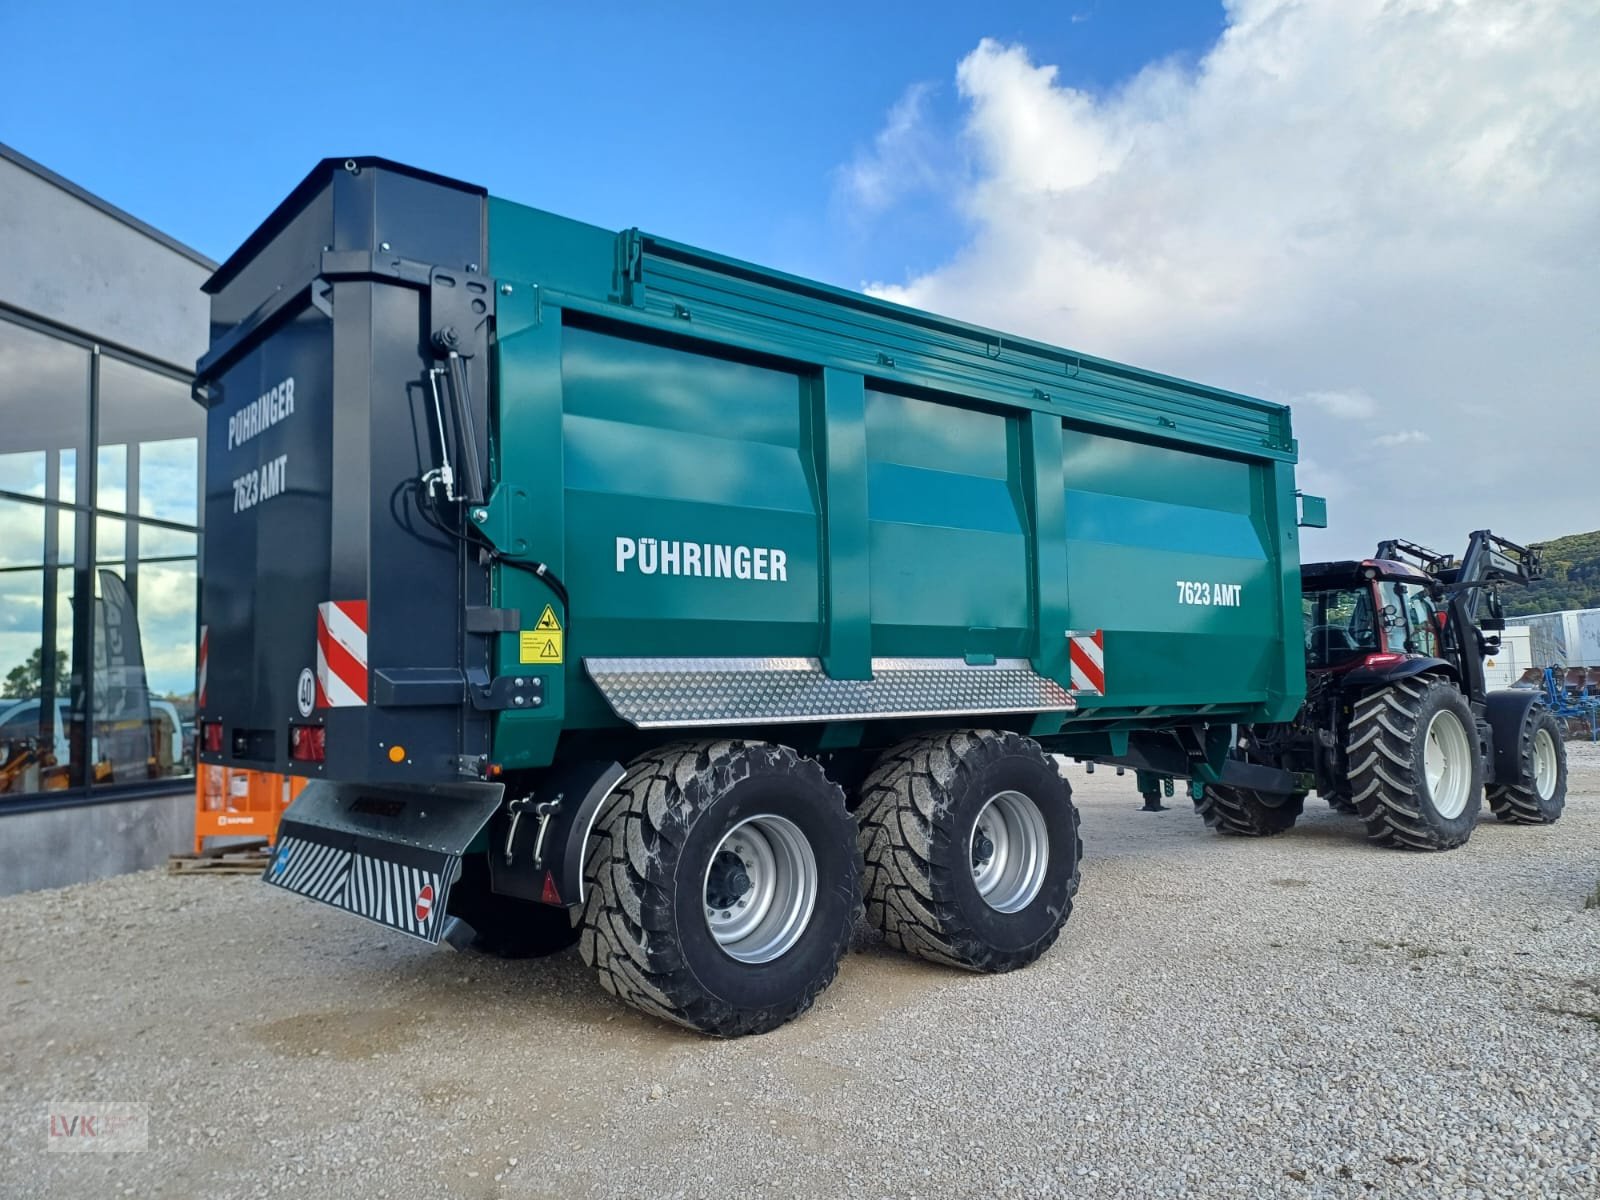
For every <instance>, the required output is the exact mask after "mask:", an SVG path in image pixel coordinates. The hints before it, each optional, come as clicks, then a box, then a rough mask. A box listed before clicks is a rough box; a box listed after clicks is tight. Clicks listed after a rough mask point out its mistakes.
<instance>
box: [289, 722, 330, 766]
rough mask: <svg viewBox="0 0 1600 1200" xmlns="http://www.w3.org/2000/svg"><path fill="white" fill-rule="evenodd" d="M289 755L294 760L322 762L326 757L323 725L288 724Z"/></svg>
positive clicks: (326, 744)
mask: <svg viewBox="0 0 1600 1200" xmlns="http://www.w3.org/2000/svg"><path fill="white" fill-rule="evenodd" d="M289 757H290V758H292V759H294V760H295V761H296V762H316V763H319V762H322V761H323V760H325V759H326V758H327V757H328V728H327V726H325V725H291V726H289Z"/></svg>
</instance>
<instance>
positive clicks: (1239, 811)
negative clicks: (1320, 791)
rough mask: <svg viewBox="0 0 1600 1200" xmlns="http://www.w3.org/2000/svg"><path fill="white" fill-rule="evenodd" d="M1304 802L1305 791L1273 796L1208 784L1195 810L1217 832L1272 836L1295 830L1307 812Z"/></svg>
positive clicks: (1197, 801)
mask: <svg viewBox="0 0 1600 1200" xmlns="http://www.w3.org/2000/svg"><path fill="white" fill-rule="evenodd" d="M1305 803H1306V797H1305V793H1304V792H1297V793H1295V794H1293V795H1273V794H1272V793H1270V792H1258V791H1255V790H1254V789H1252V788H1238V787H1225V786H1222V785H1220V784H1215V783H1208V784H1206V786H1205V790H1204V791H1203V792H1202V793H1201V794H1200V798H1199V799H1198V800H1196V801H1195V802H1194V807H1195V811H1196V812H1198V813H1199V814H1200V815H1201V816H1202V817H1204V818H1205V822H1206V824H1207V825H1209V826H1210V827H1211V828H1212V829H1215V830H1216V831H1217V832H1218V833H1227V834H1233V835H1235V836H1238V837H1271V836H1273V835H1274V834H1278V833H1282V832H1284V830H1286V829H1289V828H1292V827H1293V825H1294V823H1295V821H1297V820H1298V819H1299V817H1300V814H1301V813H1302V812H1303V811H1304V810H1305Z"/></svg>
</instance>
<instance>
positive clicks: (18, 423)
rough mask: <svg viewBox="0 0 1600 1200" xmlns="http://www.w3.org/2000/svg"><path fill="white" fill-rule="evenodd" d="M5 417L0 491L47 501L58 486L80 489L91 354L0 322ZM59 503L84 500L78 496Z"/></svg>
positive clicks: (0, 408) (0, 396) (0, 394)
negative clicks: (79, 460)
mask: <svg viewBox="0 0 1600 1200" xmlns="http://www.w3.org/2000/svg"><path fill="white" fill-rule="evenodd" d="M0 412H3V413H4V414H5V420H4V421H0V490H4V491H10V492H21V493H22V494H23V495H26V496H37V497H39V498H40V499H44V498H45V497H46V496H47V495H48V494H49V488H50V485H52V484H58V483H65V484H67V485H69V489H75V488H76V486H77V470H76V466H77V462H78V458H77V455H78V454H80V453H81V452H82V451H83V449H84V447H85V445H86V443H87V442H88V438H89V352H88V351H87V350H84V349H82V348H80V347H78V346H73V345H69V344H68V343H66V342H63V341H61V340H59V339H58V338H53V337H49V336H47V335H45V334H42V333H35V332H34V331H33V330H31V329H24V328H23V327H22V326H20V325H16V324H13V323H12V322H10V321H6V320H0ZM52 464H54V465H52ZM69 464H70V465H69ZM56 498H59V499H62V500H66V501H68V502H76V501H78V500H79V499H80V497H78V496H77V495H76V494H75V492H74V490H69V491H67V492H65V493H57V497H56Z"/></svg>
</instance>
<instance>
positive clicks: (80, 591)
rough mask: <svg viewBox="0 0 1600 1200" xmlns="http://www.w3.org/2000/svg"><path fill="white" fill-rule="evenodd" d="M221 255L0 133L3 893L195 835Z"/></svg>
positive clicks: (104, 870) (136, 857)
mask: <svg viewBox="0 0 1600 1200" xmlns="http://www.w3.org/2000/svg"><path fill="white" fill-rule="evenodd" d="M213 268H214V264H213V263H211V262H210V261H209V260H208V259H206V258H205V257H204V256H202V255H200V254H198V253H197V252H195V251H193V250H191V249H189V248H187V247H185V246H183V245H181V244H179V243H178V242H175V241H174V240H172V239H171V238H169V237H166V236H165V235H163V234H161V233H159V232H157V231H156V230H153V229H151V228H150V227H148V226H146V225H144V224H143V223H142V222H140V221H138V220H136V219H135V218H133V217H131V216H129V215H128V214H126V213H123V212H121V211H119V210H117V209H115V208H113V207H112V206H110V205H108V204H106V203H105V202H103V201H101V200H98V199H97V198H96V197H93V196H90V195H89V194H87V193H86V192H84V191H83V190H82V189H80V188H77V187H75V186H74V185H72V184H71V183H69V182H67V181H66V180H64V179H61V178H60V177H58V176H56V175H54V174H53V173H52V172H50V171H48V170H46V169H45V168H43V167H41V166H39V165H38V164H37V163H34V162H32V161H31V160H29V159H27V158H25V157H23V156H22V155H20V154H17V153H16V152H14V151H11V150H9V149H7V148H5V147H3V146H0V893H4V892H9V891H17V890H22V889H24V888H27V887H36V886H48V885H51V884H57V883H65V882H72V881H75V880H77V879H84V878H93V877H95V876H98V875H104V874H110V873H113V872H115V871H118V870H127V869H136V868H138V867H142V866H146V865H150V864H151V863H152V862H157V861H160V860H161V859H162V858H164V857H165V855H166V854H167V853H170V852H172V851H174V850H178V849H183V848H186V843H187V840H188V832H187V822H192V816H193V801H192V791H191V787H192V782H191V781H192V777H193V770H194V702H195V649H196V632H197V618H198V614H197V612H196V603H197V580H198V575H199V570H200V561H199V558H198V549H199V547H198V542H199V538H198V534H199V520H200V511H201V505H200V494H201V487H202V479H201V471H202V464H203V463H204V461H205V456H204V453H203V446H202V439H203V437H204V422H203V417H202V412H201V409H200V408H199V406H198V405H196V404H195V403H194V401H193V400H192V399H191V398H190V394H189V381H190V377H191V375H192V372H193V366H194V362H195V359H196V358H197V357H198V356H199V355H200V354H201V353H202V352H203V351H204V349H205V346H206V340H207V327H206V308H205V303H204V297H203V296H202V295H201V293H200V285H201V284H202V283H203V282H204V280H205V278H206V277H207V275H208V274H209V273H210V271H211V270H212V269H213Z"/></svg>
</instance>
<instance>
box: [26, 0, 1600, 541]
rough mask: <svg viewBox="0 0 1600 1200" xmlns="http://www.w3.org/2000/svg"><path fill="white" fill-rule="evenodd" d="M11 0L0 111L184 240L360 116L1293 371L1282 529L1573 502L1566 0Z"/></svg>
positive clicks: (901, 272)
mask: <svg viewBox="0 0 1600 1200" xmlns="http://www.w3.org/2000/svg"><path fill="white" fill-rule="evenodd" d="M790 11H791V12H792V13H793V14H794V15H792V16H785V15H778V14H779V13H780V9H779V6H776V5H751V4H748V3H744V4H735V3H700V4H696V3H684V4H678V5H672V6H667V5H653V4H651V5H646V4H637V5H633V4H613V5H588V6H574V5H554V4H546V3H523V4H510V3H478V4H473V5H444V4H438V3H434V4H426V3H417V2H394V3H387V4H377V3H360V2H344V3H326V2H324V3H320V4H316V5H310V4H303V3H281V4H275V5H272V6H267V7H262V6H239V5H212V4H207V5H200V4H182V3H171V4H163V5H156V6H130V5H124V4H109V3H80V4H76V5H70V6H68V5H57V6H45V5H24V4H14V5H9V6H6V7H5V8H4V10H3V11H0V38H3V40H4V42H5V44H7V45H9V46H12V47H19V46H22V47H27V48H28V52H27V53H26V54H21V55H16V56H15V57H13V58H11V59H10V60H9V61H8V65H7V71H6V72H5V73H4V75H3V77H0V140H4V141H7V142H9V143H11V144H12V145H14V146H16V147H17V148H18V149H20V150H22V151H23V152H24V153H26V154H29V155H32V156H33V157H35V158H37V159H39V160H40V161H42V162H44V163H46V164H47V165H49V166H51V167H52V168H54V169H56V170H58V171H60V172H62V173H63V174H65V175H67V176H69V177H70V178H72V179H74V180H76V181H78V182H80V183H82V184H83V185H85V186H86V187H88V188H90V189H91V190H93V191H96V192H98V193H100V194H101V195H104V196H106V197H107V198H109V199H110V200H112V201H114V202H115V203H117V204H120V205H122V206H123V207H125V208H127V209H129V210H130V211H132V212H134V213H136V214H137V215H139V216H141V217H143V218H145V219H146V220H148V221H150V222H151V223H153V224H155V225H157V226H159V227H161V228H163V229H165V230H167V231H169V232H171V233H172V234H174V235H175V236H177V237H180V238H182V239H184V240H185V241H188V242H190V243H191V244H193V245H195V246H197V247H198V248H200V249H201V250H204V251H205V252H207V253H208V254H211V255H212V256H214V257H218V258H220V257H223V256H224V255H226V254H227V253H228V252H229V251H230V250H231V249H232V247H233V246H234V245H235V244H237V242H238V241H239V240H240V239H241V238H242V237H243V236H244V235H245V234H246V233H247V232H248V231H249V230H250V229H251V228H252V227H253V226H254V225H255V223H256V222H257V221H259V220H260V218H261V217H262V216H264V215H265V214H266V212H267V211H268V210H269V209H270V208H271V207H272V205H273V204H274V203H275V202H276V201H277V200H278V199H279V198H281V196H282V195H283V194H284V192H285V191H286V190H287V189H288V188H289V187H290V186H292V184H293V183H294V182H296V181H297V180H298V179H299V178H300V176H301V175H302V174H303V173H304V172H305V171H306V169H307V168H308V167H309V166H310V165H311V164H312V163H313V162H314V161H315V160H316V159H318V158H320V157H323V156H326V155H345V154H351V153H376V154H383V155H388V156H390V157H395V158H400V159H404V160H407V161H410V162H414V163H417V164H419V165H423V166H427V167H430V168H432V169H434V170H436V171H440V172H442V173H446V174H451V175H456V176H459V177H462V178H465V179H469V180H472V181H474V182H477V183H481V184H484V185H486V186H488V187H489V188H490V189H491V190H492V191H495V192H497V193H500V194H503V195H506V196H509V197H511V198H514V199H518V200H522V201H524V202H527V203H531V204H536V205H539V206H542V207H546V208H550V209H554V210H556V211H559V212H565V213H567V214H569V215H572V216H576V217H580V218H583V219H585V220H589V221H592V222H595V223H597V224H602V225H606V226H611V227H616V228H621V227H626V226H632V225H641V226H644V227H646V228H649V229H652V230H654V231H657V232H660V233H663V234H666V235H669V236H673V237H676V238H679V239H682V240H686V241H691V242H698V243H701V244H705V245H709V246H711V247H712V248H715V249H718V250H722V251H724V252H727V253H731V254H735V255H738V256H741V257H745V258H750V259H754V260H757V261H760V262H765V263H769V264H772V265H775V266H779V267H782V268H785V269H787V270H791V271H796V272H800V273H803V274H808V275H813V276H816V277H820V278H823V279H826V280H828V281H830V282H834V283H839V284H843V285H846V286H851V287H868V288H871V289H872V290H874V291H877V292H879V293H880V294H884V295H888V296H892V297H894V298H896V299H901V300H905V301H908V302H911V303H915V304H919V305H922V306H925V307H929V308H933V309H935V310H939V311H943V312H948V313H951V314H954V315H957V316H961V317H964V318H967V319H969V320H973V321H977V322H981V323H984V324H988V325H994V326H998V327H1000V328H1003V329H1008V330H1014V331H1017V332H1023V333H1027V334H1031V335H1034V336H1037V337H1041V338H1044V339H1046V340H1049V341H1053V342H1057V343H1061V344H1065V345H1069V346H1072V347H1074V348H1077V349H1080V350H1084V351H1087V352H1091V353H1098V354H1104V355H1108V356H1111V357H1116V358H1122V359H1126V360H1128V361H1132V362H1136V363H1139V364H1141V365H1146V366H1150V367H1154V368H1157V369H1161V370H1165V371H1169V372H1173V373H1176V374H1181V375H1188V376H1192V377H1195V378H1199V379H1203V380H1205V381H1207V382H1210V383H1216V384H1220V385H1223V386H1227V387H1231V388H1235V389H1237V390H1241V391H1246V392H1250V393H1253V394H1257V395H1262V396H1266V397H1268V398H1271V399H1274V400H1280V401H1285V402H1288V403H1291V404H1293V405H1294V406H1295V410H1296V419H1297V428H1298V432H1299V435H1300V439H1301V444H1302V456H1303V459H1304V468H1303V472H1302V477H1303V482H1304V485H1305V486H1306V487H1307V488H1308V489H1309V490H1313V491H1319V492H1322V493H1325V494H1327V495H1328V496H1329V497H1330V499H1331V501H1332V508H1333V528H1332V529H1331V530H1330V531H1329V532H1328V533H1327V534H1325V535H1320V536H1317V537H1315V538H1313V539H1312V540H1311V541H1310V542H1309V544H1308V552H1309V553H1312V554H1318V553H1326V554H1327V555H1329V556H1332V555H1335V554H1346V553H1355V552H1358V551H1361V550H1364V549H1365V548H1366V547H1368V546H1370V545H1371V543H1372V542H1373V541H1374V540H1375V539H1376V538H1377V537H1379V536H1384V535H1394V534H1400V535H1405V536H1410V537H1413V538H1417V539H1420V540H1423V541H1428V542H1433V543H1435V544H1438V545H1441V546H1442V547H1451V546H1455V545H1457V544H1458V543H1460V542H1462V541H1463V539H1464V535H1465V533H1466V531H1467V530H1469V529H1472V528H1478V527H1482V526H1485V525H1489V526H1492V527H1494V528H1495V529H1496V530H1498V531H1500V532H1502V533H1505V534H1508V535H1510V536H1513V537H1522V538H1529V539H1532V538H1541V537H1549V536H1554V535H1558V534H1561V533H1564V532H1571V531H1577V530H1587V529H1592V528H1594V527H1596V526H1600V475H1597V474H1596V471H1595V464H1596V463H1600V419H1597V417H1596V413H1597V412H1600V388H1597V385H1596V383H1595V380H1596V379H1597V378H1600V328H1597V326H1600V316H1597V314H1600V72H1597V71H1595V70H1594V64H1595V63H1596V62H1600V5H1596V4H1595V3H1593V0H1229V2H1228V3H1225V4H1213V3H1207V2H1204V0H1120V2H1116V0H1075V2H1068V3H1059V4H1055V3H1033V4H1021V3H1008V2H1006V0H991V2H990V3H986V4H982V5H974V4H971V3H960V4H946V3H926V2H924V3H894V2H884V3H870V2H869V3H861V2H860V0H857V2H856V3H852V4H830V3H810V4H807V5H804V6H794V7H793V8H792V9H791V10H790Z"/></svg>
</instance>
